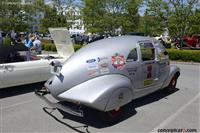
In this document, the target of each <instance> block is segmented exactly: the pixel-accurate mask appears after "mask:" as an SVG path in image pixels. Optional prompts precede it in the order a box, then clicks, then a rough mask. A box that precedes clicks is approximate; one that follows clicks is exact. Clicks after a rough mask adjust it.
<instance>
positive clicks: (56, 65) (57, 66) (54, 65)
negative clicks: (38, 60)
mask: <svg viewBox="0 0 200 133" xmlns="http://www.w3.org/2000/svg"><path fill="white" fill-rule="evenodd" d="M50 65H51V73H52V74H54V75H59V73H60V71H61V69H62V64H61V62H60V61H57V60H55V61H52V62H51V63H50Z"/></svg>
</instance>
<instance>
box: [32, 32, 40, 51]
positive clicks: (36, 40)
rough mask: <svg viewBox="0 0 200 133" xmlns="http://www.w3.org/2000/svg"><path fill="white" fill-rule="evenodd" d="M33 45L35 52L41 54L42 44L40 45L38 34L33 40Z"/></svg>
mask: <svg viewBox="0 0 200 133" xmlns="http://www.w3.org/2000/svg"><path fill="white" fill-rule="evenodd" d="M33 47H34V49H35V51H36V53H37V54H42V45H41V41H40V40H39V37H38V36H36V38H35V40H34V42H33Z"/></svg>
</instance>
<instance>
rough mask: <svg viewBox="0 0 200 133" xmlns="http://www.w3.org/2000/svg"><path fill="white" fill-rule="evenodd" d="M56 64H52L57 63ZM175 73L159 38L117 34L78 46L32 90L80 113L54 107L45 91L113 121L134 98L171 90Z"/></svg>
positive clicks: (174, 85) (80, 114) (71, 112)
mask: <svg viewBox="0 0 200 133" xmlns="http://www.w3.org/2000/svg"><path fill="white" fill-rule="evenodd" d="M57 64H58V65H57V67H56V65H55V67H56V68H58V67H59V66H60V65H59V63H57ZM56 68H55V71H57V70H56ZM60 68H61V67H60ZM179 75H180V69H179V68H178V67H176V66H173V65H170V64H169V57H168V54H167V51H166V50H165V48H164V47H163V46H162V45H161V44H160V43H159V41H157V40H155V39H153V38H150V37H140V36H120V37H113V38H108V39H103V40H100V41H96V42H93V43H91V44H88V45H87V46H85V47H83V48H81V49H80V50H79V51H77V52H76V53H74V54H73V55H72V56H71V57H70V58H69V59H68V60H66V62H65V63H64V64H63V65H62V68H61V69H60V71H57V72H56V75H55V76H53V77H52V78H50V79H49V80H48V81H47V82H46V83H45V87H44V88H43V89H41V90H37V91H36V94H37V95H38V96H40V97H41V98H43V99H45V100H46V101H47V102H48V103H49V104H50V105H52V106H54V107H55V108H60V109H62V110H65V111H66V112H68V113H70V114H73V115H78V116H83V112H81V111H79V110H72V109H70V108H69V107H67V106H62V105H59V106H58V105H57V104H56V106H55V104H53V103H51V102H50V101H48V99H47V98H46V97H45V96H44V95H45V94H47V93H50V94H51V95H52V96H53V97H54V98H56V99H57V100H59V101H67V102H70V103H76V104H78V105H84V106H87V107H91V108H94V109H96V110H99V111H100V112H104V114H105V115H106V117H108V118H112V119H113V120H114V119H115V118H117V117H118V116H119V114H121V113H120V112H122V106H124V105H126V104H127V103H129V102H131V101H132V100H133V99H136V98H139V97H142V96H145V95H147V94H150V93H152V92H154V91H156V90H159V89H163V88H165V89H166V90H168V91H173V90H174V89H175V87H176V83H177V79H178V77H179Z"/></svg>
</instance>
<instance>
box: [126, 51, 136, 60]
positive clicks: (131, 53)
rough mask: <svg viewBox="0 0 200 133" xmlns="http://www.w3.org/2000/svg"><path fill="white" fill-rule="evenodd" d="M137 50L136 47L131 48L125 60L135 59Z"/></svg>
mask: <svg viewBox="0 0 200 133" xmlns="http://www.w3.org/2000/svg"><path fill="white" fill-rule="evenodd" d="M137 59H138V57H137V50H136V48H134V49H132V50H131V51H130V53H129V54H128V57H127V59H126V61H127V62H132V61H137Z"/></svg>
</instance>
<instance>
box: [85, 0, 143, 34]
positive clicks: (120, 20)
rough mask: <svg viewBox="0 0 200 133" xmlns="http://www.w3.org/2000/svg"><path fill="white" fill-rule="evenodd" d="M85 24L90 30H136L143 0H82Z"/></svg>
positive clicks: (113, 31) (111, 31) (112, 31)
mask: <svg viewBox="0 0 200 133" xmlns="http://www.w3.org/2000/svg"><path fill="white" fill-rule="evenodd" d="M82 1H83V3H85V6H84V8H83V10H82V17H83V20H84V24H85V26H86V28H87V30H88V31H89V32H110V33H115V32H116V31H117V30H118V29H121V30H122V32H129V31H136V30H137V26H138V22H139V14H138V8H139V6H140V4H141V3H142V0H101V1H100V0H82Z"/></svg>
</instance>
